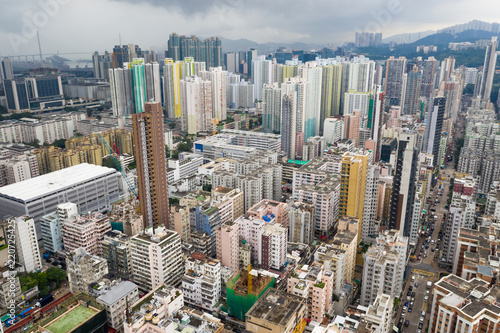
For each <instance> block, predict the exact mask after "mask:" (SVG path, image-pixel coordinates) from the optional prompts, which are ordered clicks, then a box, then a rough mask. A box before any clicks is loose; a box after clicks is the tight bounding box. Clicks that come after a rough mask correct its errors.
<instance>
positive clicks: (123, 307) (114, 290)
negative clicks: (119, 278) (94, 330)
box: [97, 281, 139, 331]
mask: <svg viewBox="0 0 500 333" xmlns="http://www.w3.org/2000/svg"><path fill="white" fill-rule="evenodd" d="M138 300H139V288H138V287H137V285H136V284H135V283H133V282H130V281H123V282H120V283H118V284H116V285H114V286H112V287H111V288H110V289H109V290H107V291H106V292H105V293H104V294H102V295H100V296H99V297H98V298H97V303H99V304H101V305H102V306H103V307H104V308H105V309H106V315H107V317H108V325H109V326H110V327H112V328H114V329H115V330H117V331H120V330H122V329H123V323H124V322H125V320H126V318H125V313H126V312H127V311H128V309H127V306H130V305H132V304H134V303H135V302H137V301H138Z"/></svg>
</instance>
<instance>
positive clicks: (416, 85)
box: [402, 66, 422, 114]
mask: <svg viewBox="0 0 500 333" xmlns="http://www.w3.org/2000/svg"><path fill="white" fill-rule="evenodd" d="M421 82H422V72H421V71H420V70H419V69H418V67H417V66H413V69H412V70H411V72H409V73H408V76H407V80H406V91H405V94H404V100H403V101H402V102H403V103H404V106H403V113H404V114H416V113H417V112H418V111H419V109H420V108H419V98H420V85H421Z"/></svg>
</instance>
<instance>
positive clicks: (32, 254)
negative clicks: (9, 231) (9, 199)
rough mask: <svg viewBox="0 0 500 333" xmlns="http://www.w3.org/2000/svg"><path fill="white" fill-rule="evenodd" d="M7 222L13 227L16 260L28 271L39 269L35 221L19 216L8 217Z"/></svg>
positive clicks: (40, 262) (40, 264) (39, 258)
mask: <svg viewBox="0 0 500 333" xmlns="http://www.w3.org/2000/svg"><path fill="white" fill-rule="evenodd" d="M7 223H8V225H9V228H12V227H13V228H15V229H14V230H15V237H16V243H15V246H16V258H15V260H16V262H18V263H19V264H20V265H21V266H22V267H23V269H24V270H25V271H26V272H28V273H31V272H35V271H38V270H39V269H41V268H42V257H41V255H40V249H39V248H38V241H37V239H36V238H37V237H36V229H35V221H34V220H33V218H31V217H28V216H20V217H17V218H11V219H9V220H8V221H7ZM11 225H12V227H11Z"/></svg>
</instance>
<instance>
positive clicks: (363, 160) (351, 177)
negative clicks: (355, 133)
mask: <svg viewBox="0 0 500 333" xmlns="http://www.w3.org/2000/svg"><path fill="white" fill-rule="evenodd" d="M369 154H370V153H368V152H366V153H353V152H346V153H345V154H344V155H342V169H341V178H340V200H339V217H341V216H346V215H348V216H352V217H355V218H357V219H359V225H358V242H360V241H361V230H362V226H363V207H364V202H365V188H366V171H367V169H368V159H369V156H370V155H369Z"/></svg>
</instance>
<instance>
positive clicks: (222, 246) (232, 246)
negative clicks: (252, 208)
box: [216, 222, 240, 272]
mask: <svg viewBox="0 0 500 333" xmlns="http://www.w3.org/2000/svg"><path fill="white" fill-rule="evenodd" d="M216 233H217V234H216V236H217V259H219V260H220V261H221V264H222V266H225V267H229V268H231V270H232V271H233V272H237V271H238V270H239V265H240V263H239V243H240V238H239V224H238V223H233V222H228V223H225V224H223V225H221V226H219V227H218V228H217V231H216Z"/></svg>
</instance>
